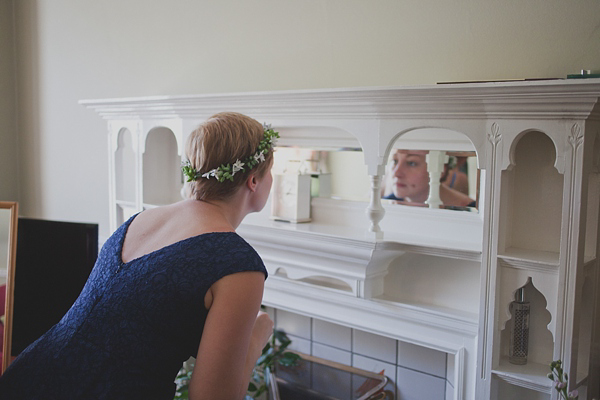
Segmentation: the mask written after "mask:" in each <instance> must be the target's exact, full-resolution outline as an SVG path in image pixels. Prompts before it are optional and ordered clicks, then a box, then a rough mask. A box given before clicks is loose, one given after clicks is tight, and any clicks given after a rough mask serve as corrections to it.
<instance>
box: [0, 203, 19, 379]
mask: <svg viewBox="0 0 600 400" xmlns="http://www.w3.org/2000/svg"><path fill="white" fill-rule="evenodd" d="M17 221H18V205H17V203H16V202H8V201H0V305H1V304H4V309H3V311H2V314H3V315H2V316H0V322H1V325H2V330H1V331H0V332H2V336H3V339H2V372H4V370H6V368H7V367H8V365H9V364H10V361H11V343H12V340H11V339H12V316H13V298H14V296H13V295H14V280H15V260H16V256H17Z"/></svg>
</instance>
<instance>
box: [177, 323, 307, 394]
mask: <svg viewBox="0 0 600 400" xmlns="http://www.w3.org/2000/svg"><path fill="white" fill-rule="evenodd" d="M291 343H292V341H291V340H290V339H289V338H288V337H287V335H286V334H285V332H283V331H278V330H274V331H273V336H271V340H270V341H269V342H268V343H267V345H266V346H265V347H264V348H263V350H262V354H261V356H260V357H259V358H258V360H257V361H256V366H255V368H254V371H252V377H251V379H250V383H249V384H248V391H247V395H246V398H245V400H254V399H255V398H257V397H258V396H260V395H261V394H263V393H265V392H266V391H267V382H266V380H265V372H266V371H268V370H273V368H274V367H275V365H276V364H280V365H283V366H286V367H289V366H294V365H296V364H297V363H298V360H299V359H300V356H299V355H298V354H296V353H292V352H290V351H286V349H287V347H288V346H289V345H290V344H291ZM192 370H193V365H192V366H191V367H186V366H185V365H184V366H183V367H182V368H181V369H180V370H179V373H178V374H177V377H176V378H175V384H176V385H177V389H176V391H175V397H174V398H173V400H188V399H189V383H190V380H191V379H192Z"/></svg>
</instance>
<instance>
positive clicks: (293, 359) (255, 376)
mask: <svg viewBox="0 0 600 400" xmlns="http://www.w3.org/2000/svg"><path fill="white" fill-rule="evenodd" d="M291 343H292V341H291V340H290V339H289V338H288V337H287V335H286V334H285V332H283V331H279V330H274V331H273V336H271V340H270V341H269V343H267V345H266V346H265V347H264V349H263V351H262V355H261V356H260V357H259V358H258V360H257V361H256V367H255V368H254V371H253V372H252V378H251V379H250V383H249V384H248V396H246V400H248V398H250V399H255V398H257V397H258V396H260V395H261V394H263V393H265V392H266V391H267V381H266V378H265V376H266V373H267V371H269V370H271V371H272V370H273V369H274V367H275V366H276V364H280V365H283V366H286V367H289V366H293V365H296V364H297V363H298V360H299V359H300V356H299V355H298V354H296V353H292V352H290V351H286V349H287V347H288V346H289V345H290V344H291Z"/></svg>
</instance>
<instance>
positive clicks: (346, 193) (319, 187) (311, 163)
mask: <svg viewBox="0 0 600 400" xmlns="http://www.w3.org/2000/svg"><path fill="white" fill-rule="evenodd" d="M272 172H273V173H274V174H285V173H292V174H294V173H304V174H310V175H311V178H312V182H311V195H312V196H313V197H329V198H334V199H341V200H350V201H363V202H368V201H369V198H370V190H371V189H370V188H371V185H370V182H369V176H368V174H367V166H366V165H365V160H364V156H363V153H362V150H361V149H354V148H342V149H336V150H331V151H329V150H327V151H325V150H317V149H310V148H296V147H277V149H276V151H275V156H274V162H273V169H272Z"/></svg>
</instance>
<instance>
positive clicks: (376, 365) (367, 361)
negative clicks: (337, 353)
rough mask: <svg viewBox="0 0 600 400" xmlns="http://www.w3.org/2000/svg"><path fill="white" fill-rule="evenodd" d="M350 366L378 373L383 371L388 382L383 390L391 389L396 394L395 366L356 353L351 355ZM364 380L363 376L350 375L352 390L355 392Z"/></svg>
mask: <svg viewBox="0 0 600 400" xmlns="http://www.w3.org/2000/svg"><path fill="white" fill-rule="evenodd" d="M352 366H353V367H355V368H360V369H362V370H365V371H369V372H373V373H375V374H379V373H381V372H382V371H383V374H384V375H385V376H386V377H387V378H388V383H387V384H386V386H385V388H384V389H385V390H389V391H391V392H392V393H393V394H394V396H396V366H395V365H394V364H389V363H386V362H383V361H380V360H375V359H373V358H368V357H364V356H361V355H358V354H353V355H352ZM364 382H365V378H362V377H360V376H357V375H353V377H352V390H354V393H356V392H357V390H358V388H359V387H360V386H361V385H362V384H363V383H364Z"/></svg>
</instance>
